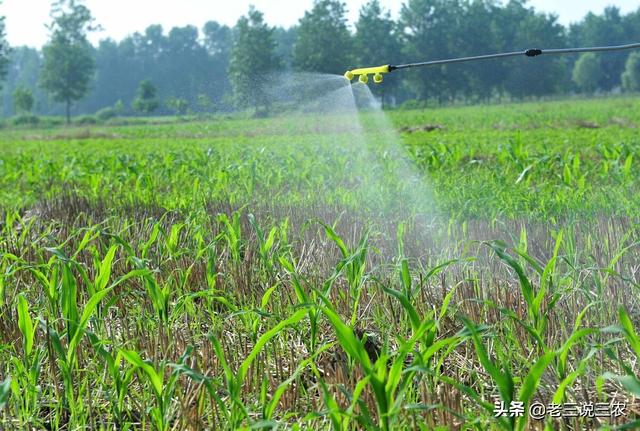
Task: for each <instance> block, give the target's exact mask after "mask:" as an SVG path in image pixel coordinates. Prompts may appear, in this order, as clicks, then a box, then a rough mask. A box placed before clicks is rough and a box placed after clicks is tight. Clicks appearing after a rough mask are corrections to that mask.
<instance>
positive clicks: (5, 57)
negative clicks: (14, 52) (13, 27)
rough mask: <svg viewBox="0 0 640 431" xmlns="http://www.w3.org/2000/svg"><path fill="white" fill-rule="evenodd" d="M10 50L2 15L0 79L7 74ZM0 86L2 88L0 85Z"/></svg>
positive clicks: (0, 28) (0, 20)
mask: <svg viewBox="0 0 640 431" xmlns="http://www.w3.org/2000/svg"><path fill="white" fill-rule="evenodd" d="M10 51H11V49H10V48H9V43H8V42H7V37H6V32H5V25H4V17H0V81H1V80H3V79H4V78H5V76H6V75H7V66H8V65H9V52H10ZM0 88H2V86H1V85H0Z"/></svg>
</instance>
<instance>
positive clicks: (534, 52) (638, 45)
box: [389, 43, 640, 71]
mask: <svg viewBox="0 0 640 431" xmlns="http://www.w3.org/2000/svg"><path fill="white" fill-rule="evenodd" d="M635 48H640V43H630V44H627V45H612V46H594V47H589V48H561V49H537V48H534V49H527V50H526V51H513V52H503V53H498V54H486V55H475V56H472V57H460V58H448V59H445V60H433V61H424V62H421V63H408V64H399V65H397V66H389V71H392V70H396V69H409V68H411V67H426V66H439V65H442V64H451V63H463V62H466V61H476V60H489V59H492V58H505V57H517V56H521V55H525V56H527V57H537V56H539V55H543V54H571V53H576V52H603V51H621V50H624V49H635Z"/></svg>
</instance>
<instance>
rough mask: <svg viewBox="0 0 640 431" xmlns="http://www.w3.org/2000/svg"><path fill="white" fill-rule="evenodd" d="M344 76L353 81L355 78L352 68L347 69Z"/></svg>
mask: <svg viewBox="0 0 640 431" xmlns="http://www.w3.org/2000/svg"><path fill="white" fill-rule="evenodd" d="M344 77H345V78H347V79H348V80H349V81H351V80H352V79H353V73H351V71H350V70H347V71H346V72H345V74H344Z"/></svg>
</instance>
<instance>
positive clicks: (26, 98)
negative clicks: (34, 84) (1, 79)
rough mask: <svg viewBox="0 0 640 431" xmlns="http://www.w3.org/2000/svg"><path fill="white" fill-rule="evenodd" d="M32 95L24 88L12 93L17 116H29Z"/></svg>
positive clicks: (31, 107)
mask: <svg viewBox="0 0 640 431" xmlns="http://www.w3.org/2000/svg"><path fill="white" fill-rule="evenodd" d="M33 104H34V100H33V94H32V93H31V90H29V89H28V88H25V87H22V86H20V87H18V88H16V89H15V90H14V92H13V106H14V109H15V111H16V113H17V114H29V113H31V110H32V109H33Z"/></svg>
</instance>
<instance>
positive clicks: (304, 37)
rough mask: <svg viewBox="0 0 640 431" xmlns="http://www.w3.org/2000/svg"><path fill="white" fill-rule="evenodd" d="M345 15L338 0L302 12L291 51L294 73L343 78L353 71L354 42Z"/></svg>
mask: <svg viewBox="0 0 640 431" xmlns="http://www.w3.org/2000/svg"><path fill="white" fill-rule="evenodd" d="M345 13H346V11H345V5H344V3H342V2H341V1H337V0H316V1H315V2H314V4H313V8H312V9H311V11H307V12H305V14H304V17H302V18H301V19H300V25H299V26H298V40H297V41H296V44H295V46H294V49H293V66H294V68H295V69H296V70H299V71H308V72H320V73H337V74H340V75H342V74H343V73H344V72H345V71H346V70H348V69H350V68H353V66H352V42H353V41H352V38H351V33H349V29H348V28H347V19H346V17H345ZM374 43H379V41H376V42H374Z"/></svg>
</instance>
